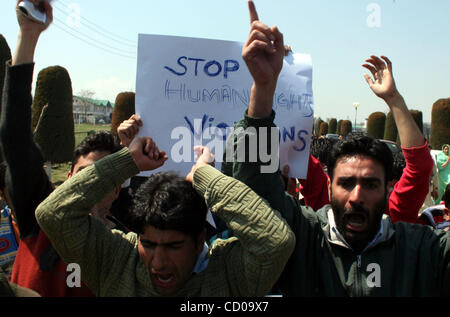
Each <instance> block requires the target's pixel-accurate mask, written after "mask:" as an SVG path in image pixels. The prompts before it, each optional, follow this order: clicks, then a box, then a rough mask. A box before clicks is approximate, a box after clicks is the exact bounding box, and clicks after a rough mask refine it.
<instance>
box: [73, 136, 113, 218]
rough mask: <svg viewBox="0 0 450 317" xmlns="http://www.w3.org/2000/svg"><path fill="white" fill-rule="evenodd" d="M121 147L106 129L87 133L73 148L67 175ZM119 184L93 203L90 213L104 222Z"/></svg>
mask: <svg viewBox="0 0 450 317" xmlns="http://www.w3.org/2000/svg"><path fill="white" fill-rule="evenodd" d="M121 148H122V147H121V146H120V145H119V143H118V141H117V140H116V138H115V137H114V136H113V135H112V134H111V133H110V132H107V131H97V132H95V133H94V134H91V135H88V136H87V137H86V138H85V139H84V140H83V141H82V142H81V143H80V144H79V145H78V146H77V147H76V149H75V151H74V154H73V160H72V167H71V169H70V172H69V174H68V177H72V176H73V175H75V174H76V173H78V172H79V171H81V170H82V169H84V168H86V167H88V166H90V165H92V164H94V163H95V162H96V161H98V160H100V159H102V158H104V157H105V156H108V155H110V154H112V153H115V152H117V151H119V150H120V149H121ZM119 192H120V186H119V187H116V188H115V189H114V190H113V191H111V192H110V193H108V195H106V196H105V197H104V198H103V200H102V201H100V202H98V203H97V204H95V206H94V208H93V209H92V210H91V214H92V215H93V216H95V217H97V218H98V219H100V220H101V221H102V222H104V223H106V221H105V219H104V218H105V216H106V214H107V213H108V212H109V209H110V208H111V205H112V203H113V202H114V200H116V199H117V197H118V195H119Z"/></svg>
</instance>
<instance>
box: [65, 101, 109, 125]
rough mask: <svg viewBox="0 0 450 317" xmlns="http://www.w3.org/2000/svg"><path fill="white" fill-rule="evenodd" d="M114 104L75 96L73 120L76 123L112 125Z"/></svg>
mask: <svg viewBox="0 0 450 317" xmlns="http://www.w3.org/2000/svg"><path fill="white" fill-rule="evenodd" d="M113 108H114V104H113V103H111V102H109V101H108V100H96V99H90V98H84V97H79V96H73V120H74V122H75V123H91V124H96V123H110V122H111V116H112V112H113Z"/></svg>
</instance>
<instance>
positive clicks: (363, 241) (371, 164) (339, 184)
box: [328, 135, 393, 252]
mask: <svg viewBox="0 0 450 317" xmlns="http://www.w3.org/2000/svg"><path fill="white" fill-rule="evenodd" d="M392 163H393V162H392V153H391V150H389V148H388V147H387V146H386V145H385V144H384V143H382V142H380V141H378V140H375V139H373V138H371V137H368V136H363V135H349V136H347V137H346V138H344V139H342V140H340V141H339V142H338V143H337V144H336V145H335V146H334V147H333V150H332V153H331V157H330V161H329V165H328V169H329V170H328V173H329V176H330V180H329V183H328V186H329V195H330V201H331V206H332V208H333V212H334V219H335V222H336V226H337V229H338V230H339V232H340V233H341V234H342V235H343V237H344V239H345V240H346V242H347V243H349V244H350V246H351V247H352V248H353V249H354V250H355V251H357V252H360V251H362V250H363V249H364V247H365V246H366V245H367V243H369V242H370V241H371V240H372V239H373V238H374V236H375V234H376V233H377V231H378V230H379V226H380V220H381V217H382V215H383V211H384V208H385V205H386V199H387V193H388V180H389V179H390V178H391V171H392Z"/></svg>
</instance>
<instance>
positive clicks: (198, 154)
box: [186, 145, 214, 183]
mask: <svg viewBox="0 0 450 317" xmlns="http://www.w3.org/2000/svg"><path fill="white" fill-rule="evenodd" d="M194 152H195V160H196V162H195V164H194V165H193V166H192V168H191V171H190V172H189V174H187V176H186V180H187V181H189V182H191V183H192V182H193V180H194V173H195V171H196V170H197V168H199V167H201V166H205V165H211V166H214V155H213V154H212V153H211V151H210V150H209V149H208V148H207V147H206V146H202V145H198V146H194Z"/></svg>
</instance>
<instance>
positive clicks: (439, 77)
mask: <svg viewBox="0 0 450 317" xmlns="http://www.w3.org/2000/svg"><path fill="white" fill-rule="evenodd" d="M254 2H255V5H256V8H257V10H258V14H259V18H260V20H261V21H262V22H264V23H265V24H267V25H269V26H272V25H277V26H278V27H279V29H280V31H281V32H282V33H283V35H284V40H285V43H286V44H289V45H291V47H292V48H293V51H294V52H297V53H306V54H310V55H311V56H312V62H313V93H314V111H315V116H320V117H321V118H322V119H323V120H326V119H327V118H337V119H338V120H339V119H349V120H351V121H352V122H353V121H354V120H355V115H356V116H357V122H363V121H364V119H366V118H367V117H368V116H369V115H370V114H371V113H372V112H375V111H382V112H387V111H388V107H387V106H386V104H385V103H384V102H383V101H382V100H380V99H379V98H377V97H376V96H375V95H374V94H373V93H372V92H371V91H370V89H369V87H368V85H367V83H366V82H365V80H364V77H363V74H364V73H365V72H366V71H365V69H364V68H362V67H361V65H362V64H363V63H364V60H365V59H366V58H368V57H369V56H370V55H371V54H375V55H386V56H388V57H389V58H390V59H391V61H392V62H393V71H394V77H395V80H396V84H397V88H398V90H399V91H400V93H401V94H402V95H403V97H404V98H405V100H406V103H407V105H408V107H409V108H410V109H414V110H420V111H422V112H423V120H424V122H430V121H431V109H432V105H433V103H434V102H435V101H436V100H438V99H440V98H450V19H448V12H450V1H449V0H430V1H424V0H369V1H365V0H277V1H275V0H254ZM15 4H16V0H1V1H0V34H2V35H3V36H4V37H5V38H6V40H7V42H8V44H9V46H10V47H11V51H12V52H13V51H14V48H15V45H16V42H17V33H18V25H17V19H16V15H15V10H14V7H15ZM52 4H53V6H54V16H55V19H54V23H53V24H52V25H51V26H50V27H49V29H48V30H47V31H45V33H44V34H43V35H42V36H41V38H40V40H39V43H38V47H37V51H36V54H35V62H36V66H35V74H34V76H35V78H36V76H37V74H38V72H39V71H40V70H41V69H43V68H46V67H48V66H54V65H60V66H63V67H65V68H66V69H67V70H68V72H69V74H70V77H71V80H72V89H73V93H74V95H77V94H79V92H80V91H81V90H86V89H88V90H91V91H93V92H95V95H94V98H97V99H108V100H110V101H112V102H114V100H115V98H116V96H117V94H118V93H120V92H123V91H135V86H136V66H137V56H136V54H137V38H138V34H139V33H144V34H160V35H176V36H186V37H199V38H209V39H219V40H230V41H239V42H245V41H246V40H247V37H248V32H249V29H250V25H249V17H248V8H247V0H227V1H217V0H191V1H186V0H172V1H168V0H165V1H162V0H160V1H154V0H133V1H117V0H115V1H107V0H95V1H93V0H78V1H72V0H54V1H53V2H52ZM354 102H358V103H359V104H360V106H359V108H358V110H357V113H356V112H355V108H354V107H353V103H354Z"/></svg>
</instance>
